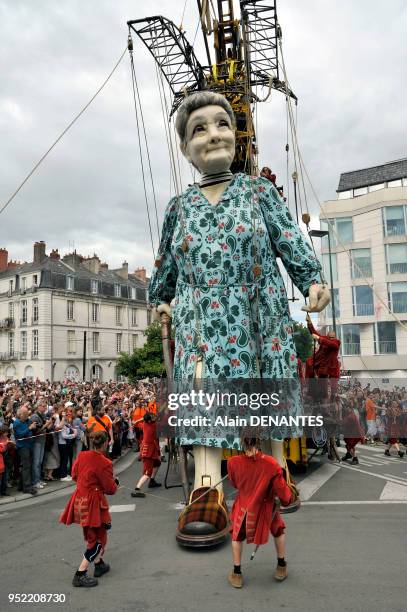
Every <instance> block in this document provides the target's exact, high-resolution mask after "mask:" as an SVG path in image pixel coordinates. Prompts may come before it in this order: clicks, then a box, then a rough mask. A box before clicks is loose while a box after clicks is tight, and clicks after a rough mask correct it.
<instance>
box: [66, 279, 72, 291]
mask: <svg viewBox="0 0 407 612" xmlns="http://www.w3.org/2000/svg"><path fill="white" fill-rule="evenodd" d="M66 288H67V289H68V290H69V291H73V276H67V277H66Z"/></svg>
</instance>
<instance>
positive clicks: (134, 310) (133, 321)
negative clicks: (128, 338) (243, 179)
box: [131, 308, 137, 327]
mask: <svg viewBox="0 0 407 612" xmlns="http://www.w3.org/2000/svg"><path fill="white" fill-rule="evenodd" d="M131 324H132V326H133V327H135V326H136V325H137V308H132V309H131Z"/></svg>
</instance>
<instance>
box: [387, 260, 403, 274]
mask: <svg viewBox="0 0 407 612" xmlns="http://www.w3.org/2000/svg"><path fill="white" fill-rule="evenodd" d="M389 268H390V274H405V273H406V272H407V262H405V261H402V262H400V263H391V264H390V266H389Z"/></svg>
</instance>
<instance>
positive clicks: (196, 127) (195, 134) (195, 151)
mask: <svg viewBox="0 0 407 612" xmlns="http://www.w3.org/2000/svg"><path fill="white" fill-rule="evenodd" d="M186 143H187V144H186V146H185V148H184V151H183V153H184V155H185V157H186V158H187V159H188V161H190V162H191V163H192V164H193V165H194V166H195V168H197V169H198V170H199V172H201V174H202V173H204V172H205V173H209V174H213V173H215V172H224V171H225V170H229V168H230V166H231V165H232V161H233V158H234V156H235V132H234V129H233V127H232V124H231V121H230V118H229V115H228V114H227V112H226V111H225V110H224V109H223V108H222V107H221V106H218V105H215V104H211V105H208V106H202V107H201V108H198V109H197V110H195V111H193V112H192V113H191V114H190V116H189V119H188V123H187V127H186Z"/></svg>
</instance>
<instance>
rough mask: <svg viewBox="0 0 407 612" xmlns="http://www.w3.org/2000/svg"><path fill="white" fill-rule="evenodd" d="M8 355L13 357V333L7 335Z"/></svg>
mask: <svg viewBox="0 0 407 612" xmlns="http://www.w3.org/2000/svg"><path fill="white" fill-rule="evenodd" d="M8 354H9V357H14V332H9V333H8Z"/></svg>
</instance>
